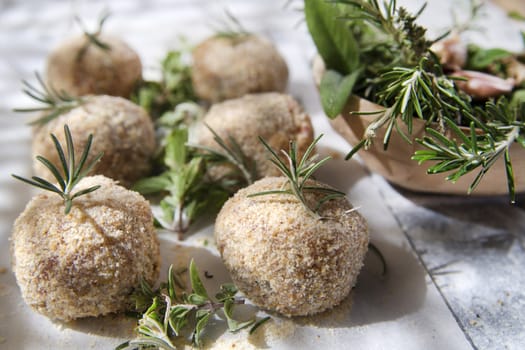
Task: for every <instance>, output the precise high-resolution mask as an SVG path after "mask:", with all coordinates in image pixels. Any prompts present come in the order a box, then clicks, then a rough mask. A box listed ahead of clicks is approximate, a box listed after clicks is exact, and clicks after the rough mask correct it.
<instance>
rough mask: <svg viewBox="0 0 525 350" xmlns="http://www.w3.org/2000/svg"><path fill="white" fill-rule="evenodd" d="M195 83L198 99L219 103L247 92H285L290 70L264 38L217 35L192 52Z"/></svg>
mask: <svg viewBox="0 0 525 350" xmlns="http://www.w3.org/2000/svg"><path fill="white" fill-rule="evenodd" d="M192 81H193V87H194V89H195V93H196V94H197V96H199V97H200V98H201V99H203V100H206V101H210V102H218V101H223V100H226V99H231V98H236V97H241V96H243V95H245V94H248V93H255V92H267V91H278V92H283V91H285V89H286V86H287V83H288V67H287V65H286V62H285V60H284V59H283V57H282V56H281V54H280V53H279V52H278V51H277V49H276V48H275V46H274V45H273V44H272V43H271V42H270V41H269V40H267V39H265V38H263V37H260V36H256V35H251V34H249V35H240V36H233V37H226V36H214V37H211V38H209V39H207V40H205V41H203V42H202V43H200V44H199V45H198V46H197V47H196V48H195V49H194V51H193V68H192Z"/></svg>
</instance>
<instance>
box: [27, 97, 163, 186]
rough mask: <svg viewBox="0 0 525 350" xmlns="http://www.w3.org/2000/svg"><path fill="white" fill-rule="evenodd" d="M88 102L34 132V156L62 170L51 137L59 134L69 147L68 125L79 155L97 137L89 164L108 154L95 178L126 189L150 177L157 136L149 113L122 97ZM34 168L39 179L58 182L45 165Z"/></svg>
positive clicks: (62, 142)
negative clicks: (65, 125) (111, 182)
mask: <svg viewBox="0 0 525 350" xmlns="http://www.w3.org/2000/svg"><path fill="white" fill-rule="evenodd" d="M85 99H86V102H85V103H84V104H82V105H80V106H79V107H77V108H74V109H72V110H71V111H69V112H67V113H64V114H62V115H60V116H59V117H57V118H55V119H53V120H51V121H50V122H48V123H47V124H45V125H43V126H39V127H37V128H35V129H34V133H33V144H32V151H33V154H34V155H42V156H43V157H44V158H47V159H48V160H50V161H51V162H52V163H53V164H55V165H56V166H57V167H58V168H59V169H61V167H60V160H59V158H58V155H57V153H56V149H55V147H54V145H53V141H52V140H51V138H50V137H49V134H50V133H52V134H55V135H56V136H57V138H58V139H59V141H60V142H61V144H62V145H65V144H66V143H65V141H64V132H63V129H64V124H67V125H68V126H69V129H70V130H71V134H72V136H73V140H74V142H75V152H77V153H78V154H80V152H82V151H83V149H84V147H85V142H86V140H87V138H88V135H89V134H93V145H92V147H91V152H90V157H89V158H88V162H89V161H90V160H91V159H92V158H94V157H95V156H96V155H97V154H99V153H100V152H104V156H103V157H102V159H101V161H100V162H98V163H97V165H96V166H95V168H94V169H93V171H92V174H101V175H105V176H107V177H110V178H112V179H115V180H118V181H120V182H121V183H122V184H123V185H124V186H130V185H131V184H132V183H133V182H135V181H136V180H138V179H140V178H141V177H143V176H146V175H148V174H149V171H150V168H151V164H150V163H151V158H152V156H153V153H154V151H155V132H154V128H153V123H152V121H151V119H150V117H149V116H148V114H147V113H146V111H144V109H142V108H141V107H139V106H137V105H136V104H134V103H132V102H130V101H128V100H126V99H124V98H121V97H113V96H88V97H85ZM33 168H34V171H35V174H36V175H37V176H41V177H44V178H46V179H48V180H50V181H55V179H54V178H53V177H52V175H50V173H49V171H48V170H47V168H46V167H45V166H44V165H43V164H42V163H40V162H38V161H36V160H35V161H34V163H33Z"/></svg>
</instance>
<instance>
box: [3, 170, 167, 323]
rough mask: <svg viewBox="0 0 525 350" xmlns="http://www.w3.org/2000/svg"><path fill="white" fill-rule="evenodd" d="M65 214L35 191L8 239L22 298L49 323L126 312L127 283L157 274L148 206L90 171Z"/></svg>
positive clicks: (58, 203)
mask: <svg viewBox="0 0 525 350" xmlns="http://www.w3.org/2000/svg"><path fill="white" fill-rule="evenodd" d="M97 184H98V185H101V187H100V188H99V189H98V190H96V191H94V192H92V193H90V194H87V195H84V196H80V197H78V198H76V199H75V200H74V202H73V207H72V208H71V212H70V213H69V214H68V215H65V214H64V204H63V200H62V199H61V198H60V197H59V196H57V195H55V194H51V193H42V194H39V195H37V196H35V197H34V198H33V199H32V200H31V201H30V202H29V203H28V204H27V206H26V208H25V210H24V211H23V212H22V214H21V215H20V216H19V217H18V218H17V220H16V221H15V224H14V227H13V234H12V237H11V252H12V264H13V271H14V273H15V276H16V279H17V283H18V285H19V287H20V289H21V292H22V297H23V298H24V300H25V301H26V303H27V304H28V305H29V306H31V307H32V308H34V309H35V310H37V311H38V312H40V313H42V314H44V315H46V316H48V317H50V318H52V319H56V320H61V321H70V320H73V319H77V318H81V317H88V316H99V315H105V314H108V313H113V312H120V311H124V310H128V309H129V308H130V306H132V300H131V298H130V295H131V293H132V292H133V290H134V288H136V287H137V286H139V285H140V279H141V278H145V279H146V280H147V281H148V282H149V283H151V284H153V283H154V282H155V281H156V280H157V278H158V274H159V266H160V252H159V242H158V240H157V236H156V233H155V228H154V226H153V216H152V214H151V209H150V206H149V203H148V202H147V201H146V200H145V199H144V198H143V197H142V196H141V195H140V194H138V193H136V192H133V191H130V190H126V189H125V188H124V187H122V186H118V185H117V184H116V183H115V182H114V181H113V180H111V179H108V178H106V177H104V176H101V175H98V176H93V177H87V178H84V179H83V180H81V181H80V182H79V184H78V188H76V189H82V188H87V187H90V186H94V185H97Z"/></svg>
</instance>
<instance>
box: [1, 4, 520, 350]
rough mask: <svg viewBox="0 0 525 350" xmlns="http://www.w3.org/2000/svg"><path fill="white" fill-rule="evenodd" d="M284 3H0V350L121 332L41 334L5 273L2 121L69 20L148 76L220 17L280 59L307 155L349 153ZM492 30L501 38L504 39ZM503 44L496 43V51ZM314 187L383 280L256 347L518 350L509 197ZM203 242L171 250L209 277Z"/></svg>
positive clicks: (212, 264)
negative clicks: (365, 247) (297, 104)
mask: <svg viewBox="0 0 525 350" xmlns="http://www.w3.org/2000/svg"><path fill="white" fill-rule="evenodd" d="M405 2H406V1H405ZM411 3H421V2H420V1H412V2H411ZM284 4H285V1H284V0H283V1H280V0H279V1H241V0H237V1H235V0H233V1H204V0H199V1H189V0H187V1H184V0H176V1H169V0H153V1H140V0H131V1H126V0H118V1H109V0H108V1H99V0H96V1H87V0H86V1H50V0H46V1H36V0H34V1H16V0H4V1H2V2H0V77H1V79H0V96H1V97H0V114H1V116H0V268H1V269H2V270H1V271H2V272H1V273H0V349H6V350H11V349H12V350H15V349H16V350H18V349H79V348H93V349H112V348H113V347H114V346H115V345H117V344H119V343H120V342H121V341H122V339H123V338H125V337H127V336H129V335H128V333H129V331H130V330H131V329H132V328H133V323H131V324H130V323H129V321H128V322H121V323H119V324H118V325H117V322H119V320H117V319H104V320H96V319H95V320H88V321H86V322H77V323H74V324H68V325H61V324H56V323H52V322H50V321H49V320H48V319H47V318H45V317H43V316H40V315H38V314H36V313H35V312H33V311H32V310H30V309H29V308H28V307H27V306H25V304H24V303H23V301H22V299H21V297H20V292H19V290H18V287H17V286H16V283H15V280H14V276H13V274H12V272H11V269H10V254H9V241H8V239H9V236H10V232H11V225H12V223H13V221H14V219H15V218H16V216H17V215H18V214H19V213H20V212H21V211H22V210H23V208H24V206H25V204H26V203H27V201H28V200H29V198H30V197H31V195H32V192H31V191H30V190H29V189H28V188H27V187H26V186H25V185H23V184H20V183H18V182H16V181H15V180H13V179H12V178H11V176H10V174H11V173H16V174H20V175H24V176H28V175H30V174H31V169H30V164H31V153H30V147H29V143H30V137H31V133H30V129H29V127H28V126H27V125H26V124H25V121H26V120H27V119H26V117H25V116H23V115H19V114H15V113H13V112H12V111H11V110H12V108H14V107H20V106H24V105H26V104H27V103H28V100H27V99H26V97H25V96H24V95H23V94H22V93H21V92H20V89H21V83H20V81H21V80H22V79H32V75H33V72H34V71H42V70H43V67H44V63H45V58H46V55H47V54H48V52H49V50H50V49H51V48H52V47H53V46H54V45H56V44H57V43H58V42H60V41H61V40H63V39H65V38H66V37H69V36H70V35H72V33H73V32H78V28H76V26H75V24H74V21H73V16H74V15H75V14H81V15H82V17H83V18H84V19H85V21H86V22H87V23H91V24H92V25H94V23H95V22H96V18H97V16H98V14H99V13H100V11H101V10H102V9H104V8H109V9H110V10H111V11H112V13H113V14H114V15H113V16H112V18H111V20H110V21H109V22H108V23H107V28H106V30H107V32H109V33H113V34H116V35H119V36H121V37H122V38H123V39H125V40H126V41H127V42H128V43H129V44H130V45H131V46H132V47H134V48H135V49H136V51H137V52H138V53H139V55H140V56H141V59H142V60H143V64H144V66H145V67H146V69H147V70H148V71H151V72H154V67H155V66H156V65H157V64H158V62H159V60H160V59H161V58H162V56H163V55H164V53H165V52H166V51H168V50H169V49H172V48H176V47H177V46H178V45H179V40H178V37H179V36H180V35H184V36H186V37H187V38H188V40H189V41H190V42H192V43H196V42H198V41H199V40H201V39H203V38H204V37H206V36H208V35H211V34H212V32H213V27H210V24H213V22H214V18H221V16H222V15H223V9H224V8H228V9H229V10H230V11H232V12H233V13H234V14H235V15H236V16H237V17H238V18H239V19H240V20H241V21H242V23H243V24H245V27H246V28H247V29H248V30H251V31H253V32H256V33H260V34H263V35H266V36H267V37H269V38H270V39H272V40H273V41H274V42H275V43H276V45H277V47H278V49H279V50H280V51H281V52H282V53H283V55H284V57H285V59H286V60H287V62H288V64H289V67H290V81H289V87H288V92H289V93H290V94H292V95H294V96H295V97H297V98H298V99H299V100H300V101H301V102H302V104H303V105H304V107H305V109H306V111H307V112H308V113H309V114H310V115H311V116H312V119H313V122H314V128H315V130H316V133H317V134H319V133H324V134H325V137H324V138H323V140H322V144H321V146H322V147H321V151H322V152H325V153H330V154H344V153H345V152H347V151H348V149H349V146H348V145H347V144H346V143H345V142H344V141H343V139H342V138H340V137H339V136H338V135H336V134H335V133H334V131H333V130H331V128H330V127H329V124H328V122H327V121H326V117H324V115H323V113H322V110H321V108H320V105H319V100H318V95H317V91H316V89H315V86H314V83H313V81H312V78H311V74H310V61H311V58H312V57H313V54H314V52H315V50H314V48H313V45H312V43H311V40H310V38H309V37H308V33H307V32H306V29H305V27H304V25H301V14H300V13H299V12H298V11H295V10H294V9H293V8H294V6H296V5H300V2H298V3H295V4H294V3H292V6H291V7H289V8H288V9H283V5H284ZM432 4H434V5H436V4H437V2H436V1H433V2H432ZM440 4H441V2H440ZM439 6H442V5H439ZM443 18H444V21H445V18H447V17H446V16H443ZM423 19H424V20H427V21H428V20H431V19H432V18H431V16H430V17H427V18H426V19H425V18H423ZM298 23H299V25H297V24H298ZM440 23H441V22H440ZM445 24H446V23H445ZM499 30H501V31H502V32H509V33H510V32H512V33H514V31H511V30H510V29H509V28H508V27H506V26H504V27H501V28H499ZM509 35H510V34H509ZM512 35H514V34H512ZM514 43H515V41H513V40H509V47H512V45H514ZM319 177H320V179H321V180H323V181H325V182H327V183H330V184H332V185H334V186H335V187H337V188H339V189H341V190H344V191H346V192H347V194H348V197H349V198H350V200H351V201H352V202H353V204H354V205H356V206H359V207H360V211H361V212H362V214H363V215H364V216H365V217H366V218H367V220H368V221H369V224H370V232H371V236H372V241H373V242H374V243H375V244H376V245H377V246H378V247H379V249H380V250H381V251H382V252H383V254H384V255H385V257H386V259H387V261H388V265H389V273H388V275H387V276H386V277H385V278H381V277H380V276H379V274H378V271H379V265H378V262H377V261H376V260H375V259H374V257H373V256H369V257H368V258H367V260H366V264H365V268H364V270H363V272H362V275H361V276H360V279H359V283H358V286H357V287H356V289H355V291H354V293H353V298H352V300H349V301H348V302H345V303H344V305H343V306H342V307H340V308H339V309H338V310H335V311H334V312H332V313H328V314H325V315H322V317H319V318H316V319H308V320H304V319H299V320H297V319H296V320H293V319H292V320H288V319H279V318H277V319H276V320H274V322H275V323H276V325H278V326H279V327H281V328H283V329H287V330H288V331H286V332H282V334H281V335H280V336H275V335H274V336H273V337H272V336H270V335H268V337H267V338H265V342H263V345H265V346H266V347H267V348H272V349H296V348H303V349H349V348H353V349H403V350H406V349H414V350H416V349H521V348H522V346H523V344H525V292H524V290H525V277H524V276H523V275H522V274H521V269H522V268H523V266H525V253H524V249H525V245H524V243H525V237H524V232H525V230H524V228H525V212H524V211H523V202H525V198H523V196H519V198H518V200H519V203H521V204H518V205H517V206H511V205H509V204H507V199H506V198H500V197H496V198H479V197H476V198H474V197H472V198H469V197H461V196H460V197H448V196H437V195H423V194H417V193H410V192H406V191H403V190H402V189H398V188H394V187H392V186H390V185H389V184H388V183H387V182H386V181H384V180H383V179H382V178H381V177H379V176H377V175H374V174H370V173H369V172H368V171H367V170H366V169H365V168H364V167H363V166H362V165H361V164H360V163H358V162H357V161H355V160H353V161H348V162H345V161H343V160H340V159H336V160H334V161H332V162H331V163H329V164H328V166H327V167H326V168H325V169H323V170H322V171H321V173H320V174H319ZM211 232H212V226H208V227H203V228H202V229H201V230H199V231H197V232H194V233H193V234H192V235H190V237H189V238H188V239H187V240H186V241H185V242H184V243H183V245H184V246H185V247H186V248H187V249H186V250H184V251H185V253H184V254H188V251H192V252H193V253H194V254H195V256H196V259H197V262H199V259H200V261H201V263H202V264H204V266H208V267H209V269H211V271H212V272H216V273H220V272H221V271H222V270H221V269H223V267H222V266H221V263H220V260H218V258H217V256H216V252H215V251H214V248H213V246H212V247H209V248H206V249H204V248H202V246H199V242H202V239H203V238H209V237H211ZM160 237H161V241H162V244H163V265H164V268H165V267H166V266H167V265H169V263H170V261H171V260H172V259H175V258H174V256H173V254H174V253H173V251H174V250H173V249H172V248H173V247H175V246H178V245H179V243H180V242H177V240H176V239H174V238H173V237H172V236H170V235H169V234H166V233H162V234H161V235H160ZM192 247H193V248H192ZM191 249H193V250H191ZM213 269H216V270H217V269H218V270H221V271H214V270H213ZM116 326H118V327H116ZM233 344H235V345H233ZM256 345H257V344H255V345H254V344H253V343H250V342H248V341H246V339H245V335H244V336H243V334H240V335H235V336H230V335H228V334H219V335H217V341H216V342H215V343H214V344H211V343H210V344H209V347H212V348H216V349H229V348H233V347H234V346H235V348H236V349H239V348H241V349H244V348H247V349H252V348H257V347H256Z"/></svg>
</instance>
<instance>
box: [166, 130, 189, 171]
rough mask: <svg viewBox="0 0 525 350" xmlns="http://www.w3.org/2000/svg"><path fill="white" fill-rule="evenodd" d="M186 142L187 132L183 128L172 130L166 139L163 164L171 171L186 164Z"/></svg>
mask: <svg viewBox="0 0 525 350" xmlns="http://www.w3.org/2000/svg"><path fill="white" fill-rule="evenodd" d="M186 142H188V130H187V129H185V128H182V129H175V130H173V131H172V132H171V134H170V135H169V136H168V137H167V138H166V150H165V152H166V154H165V156H164V163H165V164H166V165H167V166H168V167H170V168H171V169H177V168H179V167H182V166H183V165H184V164H185V163H186V157H187V151H186Z"/></svg>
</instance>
